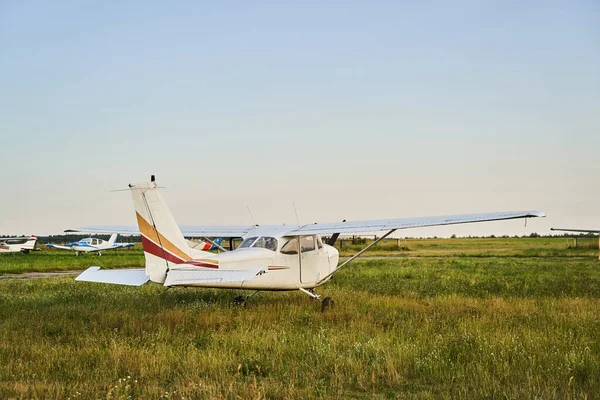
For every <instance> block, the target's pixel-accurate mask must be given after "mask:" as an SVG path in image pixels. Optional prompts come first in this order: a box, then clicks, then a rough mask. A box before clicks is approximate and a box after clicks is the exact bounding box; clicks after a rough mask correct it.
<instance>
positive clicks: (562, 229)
mask: <svg viewBox="0 0 600 400" xmlns="http://www.w3.org/2000/svg"><path fill="white" fill-rule="evenodd" d="M550 230H551V231H561V232H578V233H598V234H600V230H599V229H574V228H550ZM598 248H600V237H599V239H598ZM598 260H600V254H599V255H598Z"/></svg>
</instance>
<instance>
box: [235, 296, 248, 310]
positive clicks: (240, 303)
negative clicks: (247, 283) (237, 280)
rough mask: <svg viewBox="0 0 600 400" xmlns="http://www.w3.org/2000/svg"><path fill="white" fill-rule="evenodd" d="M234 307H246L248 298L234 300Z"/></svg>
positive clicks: (241, 297) (240, 297)
mask: <svg viewBox="0 0 600 400" xmlns="http://www.w3.org/2000/svg"><path fill="white" fill-rule="evenodd" d="M233 305H234V306H236V307H246V298H245V297H244V296H237V297H236V298H235V299H233Z"/></svg>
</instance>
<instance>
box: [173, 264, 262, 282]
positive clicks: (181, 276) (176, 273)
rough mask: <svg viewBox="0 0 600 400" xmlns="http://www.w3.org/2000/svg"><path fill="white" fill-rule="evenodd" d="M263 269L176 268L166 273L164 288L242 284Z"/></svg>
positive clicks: (259, 267) (258, 267)
mask: <svg viewBox="0 0 600 400" xmlns="http://www.w3.org/2000/svg"><path fill="white" fill-rule="evenodd" d="M263 269H265V267H264V266H262V265H260V266H257V267H254V268H250V269H243V270H231V269H229V270H227V269H221V270H218V269H217V270H214V269H213V270H211V269H199V268H197V267H177V268H172V269H171V270H169V272H168V273H167V279H166V280H165V286H190V285H202V284H205V283H216V282H219V283H225V282H244V281H248V280H250V279H252V278H254V277H255V276H256V275H258V274H259V273H260V272H261V271H262V270H263Z"/></svg>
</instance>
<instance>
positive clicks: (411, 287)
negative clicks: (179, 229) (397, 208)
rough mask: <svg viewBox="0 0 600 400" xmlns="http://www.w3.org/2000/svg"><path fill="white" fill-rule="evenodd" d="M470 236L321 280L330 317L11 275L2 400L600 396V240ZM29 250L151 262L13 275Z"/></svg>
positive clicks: (2, 292) (5, 297)
mask: <svg viewBox="0 0 600 400" xmlns="http://www.w3.org/2000/svg"><path fill="white" fill-rule="evenodd" d="M443 240H448V239H443ZM443 240H442V241H443ZM467 240H476V239H457V240H456V241H455V243H456V245H455V246H454V249H453V248H452V246H451V245H450V244H451V242H443V243H438V242H437V241H436V240H432V242H431V244H432V245H436V244H437V245H438V246H430V248H427V242H426V241H415V242H414V243H412V244H411V243H410V242H411V241H408V242H409V244H408V246H407V247H408V248H409V249H410V250H409V251H408V252H409V253H411V254H410V255H414V256H415V257H400V258H384V259H371V260H363V261H359V262H356V263H354V264H352V265H350V266H348V267H347V269H345V270H343V271H341V272H340V273H339V274H338V275H336V277H335V280H334V281H332V282H331V283H328V284H327V285H325V286H323V287H322V288H319V289H318V290H317V291H318V292H319V293H321V294H324V295H328V296H332V297H333V298H334V299H335V300H336V305H335V307H334V308H332V309H330V310H328V311H327V312H325V313H321V312H320V307H319V305H318V304H317V303H315V302H314V301H311V300H309V299H308V297H307V296H305V295H302V294H300V293H259V294H258V295H256V296H255V297H253V298H252V299H251V300H250V301H249V304H248V307H247V308H246V309H238V308H235V307H232V305H231V300H232V299H233V297H234V296H235V295H236V294H237V292H235V291H223V290H221V291H219V290H208V289H207V290H203V289H183V288H177V289H169V290H166V289H164V288H163V287H161V286H158V285H154V284H149V285H146V286H143V287H141V288H129V287H119V286H105V285H99V284H84V283H75V282H74V281H73V279H72V278H61V279H39V280H27V281H23V280H3V281H0V398H71V399H76V398H85V399H87V398H100V399H127V398H144V399H145V398H161V397H162V398H176V399H180V398H188V399H189V398H465V399H472V398H527V399H530V398H539V399H548V398H571V399H579V398H581V399H583V398H589V399H592V398H596V397H598V394H599V393H600V334H599V332H600V315H599V312H598V311H599V310H600V264H599V263H598V261H597V249H593V248H592V245H591V244H590V246H589V248H585V246H581V247H580V248H578V249H568V248H567V243H566V241H565V239H561V241H562V244H560V243H559V242H558V240H557V241H556V242H551V243H550V244H549V245H547V244H545V245H542V244H539V243H544V242H535V240H536V239H485V240H488V242H486V243H487V244H488V246H487V249H485V248H484V247H486V246H482V245H480V244H478V243H475V244H477V245H473V246H469V245H463V243H464V241H467ZM477 240H479V239H477ZM513 240H514V241H513ZM519 240H525V241H526V243H525V244H522V243H520V242H519ZM529 240H532V241H533V242H527V241H529ZM539 240H540V241H544V240H546V239H541V238H540V239H539ZM552 240H554V239H552ZM507 241H510V242H509V243H507ZM417 244H419V245H423V246H424V247H422V248H419V247H418V246H417ZM596 244H597V242H596ZM479 246H481V249H480V250H479V253H478V252H477V251H475V250H473V247H479ZM560 246H562V249H561V248H560ZM440 247H445V248H444V249H443V254H441V255H435V256H432V255H431V254H430V253H428V252H429V251H433V250H435V249H439V248H440ZM546 247H547V249H546V250H551V251H553V252H554V253H553V254H552V255H551V256H550V257H542V256H540V254H539V251H540V249H544V248H546ZM505 248H512V249H513V250H512V252H511V251H505V250H504V249H505ZM528 248H532V249H535V250H532V251H531V253H530V255H527V254H528ZM467 251H468V252H473V253H472V254H471V256H463V255H462V254H463V253H465V252H467ZM484 251H493V252H495V254H497V255H496V256H485V254H481V252H484ZM136 253H137V256H136ZM392 253H395V252H392ZM573 253H574V254H573ZM17 256H21V258H22V259H27V257H31V256H33V258H29V260H30V263H32V261H31V260H37V259H42V258H43V257H47V258H48V260H50V259H51V258H52V257H68V258H69V259H77V261H76V262H75V261H69V260H67V262H69V263H71V264H70V265H71V266H72V267H76V268H78V269H79V268H81V269H83V268H85V267H87V266H88V265H91V264H94V265H96V264H100V265H105V266H111V265H112V266H116V265H117V260H120V261H126V260H128V259H130V258H131V259H130V260H129V261H128V262H131V263H132V264H135V263H136V262H137V263H138V264H136V265H139V263H140V262H142V261H141V260H137V261H136V259H138V258H139V259H141V257H140V253H139V251H137V252H136V251H135V250H134V251H131V252H130V253H121V254H116V253H114V254H113V255H108V253H107V255H105V256H102V257H91V256H86V257H77V258H76V257H74V256H73V255H67V256H63V255H60V254H59V253H58V252H57V253H55V254H53V253H52V252H47V253H45V254H41V253H38V254H32V255H30V256H25V255H20V254H19V255H15V257H10V258H5V256H2V257H0V270H2V269H4V262H5V260H10V261H11V262H12V261H13V260H14V259H18V258H17ZM118 257H121V258H118ZM136 257H137V258H136ZM86 258H87V260H88V261H89V260H92V261H94V262H93V263H91V264H90V263H82V264H77V263H80V262H81V261H79V260H85V259H86ZM98 260H102V262H103V263H106V264H102V263H98V262H96V261H98ZM33 263H37V261H34V262H33ZM56 264H57V265H56V266H57V267H61V265H60V262H59V261H57V262H56ZM113 264H114V265H113ZM13 265H17V267H13V270H14V271H18V270H19V268H18V262H17V263H16V264H13ZM23 265H24V264H23ZM40 265H41V262H40ZM132 266H133V265H132ZM23 269H26V268H21V270H23Z"/></svg>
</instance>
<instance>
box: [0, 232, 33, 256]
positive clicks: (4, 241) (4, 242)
mask: <svg viewBox="0 0 600 400" xmlns="http://www.w3.org/2000/svg"><path fill="white" fill-rule="evenodd" d="M35 242H37V237H36V236H23V237H12V238H11V237H7V238H0V253H18V252H21V253H25V254H29V252H30V251H33V250H36V248H35ZM38 250H39V249H38Z"/></svg>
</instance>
